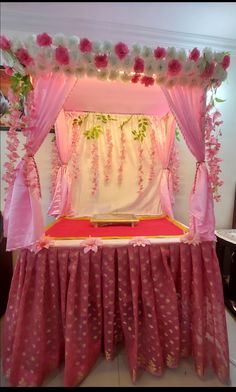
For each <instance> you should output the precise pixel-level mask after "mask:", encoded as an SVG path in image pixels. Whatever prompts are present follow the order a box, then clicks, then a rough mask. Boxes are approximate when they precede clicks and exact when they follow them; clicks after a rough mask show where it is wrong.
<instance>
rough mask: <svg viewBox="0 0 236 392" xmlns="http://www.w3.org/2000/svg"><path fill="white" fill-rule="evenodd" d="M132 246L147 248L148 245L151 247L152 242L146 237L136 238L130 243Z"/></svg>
mask: <svg viewBox="0 0 236 392" xmlns="http://www.w3.org/2000/svg"><path fill="white" fill-rule="evenodd" d="M129 244H130V245H133V246H134V247H135V246H142V247H145V246H146V245H151V242H150V241H149V240H148V239H147V238H145V237H134V238H132V240H130V241H129Z"/></svg>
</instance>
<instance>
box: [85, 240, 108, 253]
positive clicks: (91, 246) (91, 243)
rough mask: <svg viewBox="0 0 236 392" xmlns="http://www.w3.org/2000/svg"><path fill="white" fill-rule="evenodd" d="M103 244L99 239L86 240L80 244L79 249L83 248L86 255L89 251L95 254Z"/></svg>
mask: <svg viewBox="0 0 236 392" xmlns="http://www.w3.org/2000/svg"><path fill="white" fill-rule="evenodd" d="M102 244H103V242H102V241H101V240H100V239H99V238H93V237H90V238H87V239H86V240H84V241H82V242H81V243H80V247H82V248H84V253H88V252H89V251H90V250H91V251H92V252H94V253H97V251H98V247H99V246H101V245H102Z"/></svg>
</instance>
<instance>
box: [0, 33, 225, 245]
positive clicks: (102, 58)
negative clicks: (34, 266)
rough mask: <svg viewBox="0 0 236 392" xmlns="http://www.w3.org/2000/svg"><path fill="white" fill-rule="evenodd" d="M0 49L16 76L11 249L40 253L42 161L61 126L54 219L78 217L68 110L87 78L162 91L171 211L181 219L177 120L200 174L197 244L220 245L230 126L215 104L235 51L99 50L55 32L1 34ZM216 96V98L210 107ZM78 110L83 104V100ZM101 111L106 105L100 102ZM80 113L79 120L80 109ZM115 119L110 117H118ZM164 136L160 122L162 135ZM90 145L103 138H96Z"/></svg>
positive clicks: (195, 205)
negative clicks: (224, 137)
mask: <svg viewBox="0 0 236 392" xmlns="http://www.w3.org/2000/svg"><path fill="white" fill-rule="evenodd" d="M0 48H1V49H2V52H3V56H4V58H5V63H6V64H5V68H6V72H7V73H8V74H11V75H12V89H11V91H10V92H9V99H10V102H11V107H10V129H9V131H8V151H9V154H8V158H9V162H7V164H6V173H5V176H4V178H5V180H6V182H7V184H8V186H7V189H6V192H7V193H6V203H5V208H4V230H5V235H6V237H7V249H16V248H21V247H29V248H31V249H33V248H34V247H35V244H36V243H37V241H39V240H40V238H41V237H42V235H43V232H44V229H43V227H44V225H43V219H42V213H41V208H40V182H39V176H38V171H37V166H36V163H35V160H34V155H35V153H36V152H37V150H38V149H39V147H40V146H41V144H42V143H43V141H44V139H45V137H46V136H47V134H48V132H49V130H50V129H51V126H52V125H53V124H55V130H56V139H57V148H58V151H59V156H60V161H61V164H60V167H59V169H58V175H57V179H56V185H55V193H54V195H53V197H52V204H51V206H50V208H49V212H51V213H52V211H54V212H55V211H57V213H55V214H54V213H53V214H52V215H55V216H61V215H65V214H68V213H69V210H70V199H71V183H72V177H71V174H70V173H69V171H68V162H69V158H70V157H69V155H70V154H69V150H68V148H67V149H66V148H65V145H66V140H68V138H69V136H68V135H69V131H68V124H67V121H66V114H65V110H66V106H67V107H68V101H69V100H70V102H71V97H72V96H73V94H74V95H75V96H79V95H80V85H81V84H82V78H83V80H85V81H86V80H88V81H89V80H90V78H93V79H91V80H95V79H94V78H97V79H100V80H101V81H103V82H104V85H106V83H107V82H108V81H110V82H111V81H112V82H114V83H118V82H124V83H127V84H129V85H131V86H132V85H136V86H133V88H137V87H138V86H137V85H139V84H141V85H143V86H145V87H149V86H152V88H153V89H157V91H158V94H159V97H161V101H162V102H165V105H168V108H169V111H170V112H171V116H172V118H171V117H169V118H170V123H169V124H168V127H167V128H168V132H167V134H168V137H166V138H165V143H164V148H163V149H162V152H163V153H164V157H163V159H162V175H161V180H160V187H159V189H160V194H161V200H162V201H161V205H162V211H163V212H164V213H166V214H168V215H172V213H173V211H172V207H173V200H172V185H171V184H172V182H173V181H172V180H173V179H171V174H170V173H171V171H170V168H169V163H170V160H169V159H166V157H167V156H168V154H169V152H170V150H171V148H172V145H173V143H172V142H173V135H174V132H173V129H174V126H173V124H174V121H176V122H177V124H178V126H179V129H180V131H181V133H182V135H183V137H184V139H185V141H186V144H187V146H188V148H189V149H190V151H191V153H192V154H193V156H194V157H195V158H196V174H195V178H194V181H193V188H192V191H191V195H190V207H189V210H190V225H189V226H190V231H189V234H188V239H189V241H191V240H192V239H194V240H197V241H205V240H207V241H208V240H214V239H215V236H214V226H215V223H214V212H213V197H214V198H215V199H216V200H218V199H219V193H218V190H219V187H220V186H221V185H222V183H221V181H220V179H219V172H220V168H219V162H220V158H218V157H217V154H218V151H219V147H220V144H219V141H218V136H219V134H220V131H219V130H218V127H219V126H220V124H221V121H220V113H219V111H218V110H216V109H215V107H214V103H215V101H214V98H215V93H216V89H217V87H219V86H220V84H221V83H222V82H223V81H224V80H225V79H226V78H227V68H228V67H229V64H230V56H229V54H228V53H226V52H220V53H216V52H213V51H212V50H211V49H209V48H206V49H204V50H203V51H202V52H200V51H199V50H198V49H197V48H193V49H192V50H191V51H189V52H186V51H185V50H183V49H181V50H176V49H175V48H172V47H170V48H163V47H159V46H158V45H157V46H156V47H155V48H149V47H140V46H139V45H133V46H132V47H128V45H126V44H125V43H123V42H118V43H116V44H112V43H110V42H104V43H98V42H92V41H90V40H89V39H87V38H82V39H79V38H78V37H75V36H74V37H69V38H67V37H65V36H63V35H57V36H55V37H51V36H49V35H48V34H47V33H43V34H39V35H37V36H34V35H32V36H29V37H28V38H27V39H26V40H25V41H24V42H21V41H19V40H18V39H9V38H7V37H5V36H1V37H0ZM90 85H91V83H90ZM95 85H96V83H95V82H94V86H95ZM75 91H76V94H75ZM208 91H210V92H211V98H210V101H209V102H208V100H207V92H208ZM111 100H112V97H111ZM73 102H74V104H75V105H76V101H73ZM158 104H159V100H157V101H156V102H153V108H155V105H156V110H155V109H152V113H148V114H157V113H158ZM95 105H96V102H95ZM97 105H98V107H99V102H97ZM108 106H109V103H108ZM144 107H145V102H144ZM74 110H75V111H77V112H79V111H81V107H78V108H74ZM94 111H99V109H95V110H94ZM106 112H107V113H109V110H107V111H106ZM118 112H119V109H118ZM166 124H167V123H166V122H165V126H166ZM80 125H81V124H80V123H79V122H77V123H73V126H77V127H78V126H80ZM143 127H144V128H145V124H143V123H142V124H141V126H140V129H139V128H137V129H138V131H137V134H136V136H137V138H138V140H139V142H140V143H142V141H143V140H141V139H142V137H141V136H142V134H143V133H142V132H144V128H143ZM19 128H21V129H22V132H23V133H24V135H25V137H26V143H25V155H24V157H23V159H22V160H21V161H20V162H19V163H18V165H17V166H16V167H15V163H16V161H17V158H18V154H17V147H18V140H17V133H16V129H19ZM167 128H166V129H167ZM152 129H153V128H152ZM161 129H162V126H161V121H160V124H159V130H158V132H159V135H161ZM121 131H122V129H121ZM139 131H141V133H140V132H139ZM138 132H139V133H138ZM95 133H96V132H95ZM144 133H145V132H144ZM98 134H99V132H98ZM92 135H95V134H92ZM91 138H92V139H96V135H95V136H94V137H91ZM157 139H158V138H157ZM71 140H72V139H71ZM159 140H160V138H159ZM71 143H72V141H71ZM71 143H67V145H70V144H71ZM159 147H160V143H159ZM141 150H142V149H141ZM141 150H140V151H141ZM159 151H160V148H159Z"/></svg>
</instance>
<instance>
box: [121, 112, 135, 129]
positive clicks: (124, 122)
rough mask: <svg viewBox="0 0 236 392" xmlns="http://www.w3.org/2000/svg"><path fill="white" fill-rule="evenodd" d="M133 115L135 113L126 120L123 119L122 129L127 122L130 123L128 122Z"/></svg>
mask: <svg viewBox="0 0 236 392" xmlns="http://www.w3.org/2000/svg"><path fill="white" fill-rule="evenodd" d="M132 117H133V115H131V116H129V117H128V118H127V119H126V120H125V121H123V123H122V124H121V125H120V129H121V130H122V129H123V128H124V126H125V125H126V124H128V122H129V121H130V120H131V118H132Z"/></svg>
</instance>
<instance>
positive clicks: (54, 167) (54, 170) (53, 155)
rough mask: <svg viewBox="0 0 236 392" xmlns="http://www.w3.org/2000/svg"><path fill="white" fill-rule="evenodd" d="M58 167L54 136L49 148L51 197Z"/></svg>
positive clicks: (58, 160)
mask: <svg viewBox="0 0 236 392" xmlns="http://www.w3.org/2000/svg"><path fill="white" fill-rule="evenodd" d="M60 166H61V161H60V157H59V154H58V149H57V144H56V137H55V136H54V137H53V140H52V147H51V186H50V195H51V197H52V196H53V194H54V191H55V187H56V178H57V173H58V170H59V167H60Z"/></svg>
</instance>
